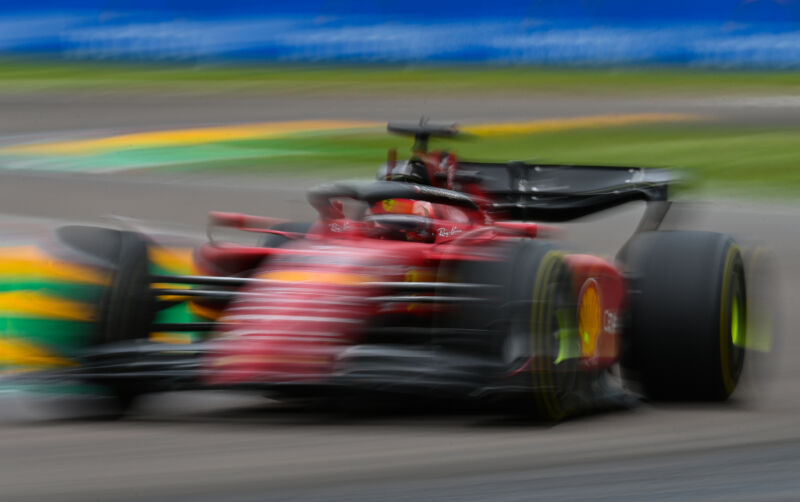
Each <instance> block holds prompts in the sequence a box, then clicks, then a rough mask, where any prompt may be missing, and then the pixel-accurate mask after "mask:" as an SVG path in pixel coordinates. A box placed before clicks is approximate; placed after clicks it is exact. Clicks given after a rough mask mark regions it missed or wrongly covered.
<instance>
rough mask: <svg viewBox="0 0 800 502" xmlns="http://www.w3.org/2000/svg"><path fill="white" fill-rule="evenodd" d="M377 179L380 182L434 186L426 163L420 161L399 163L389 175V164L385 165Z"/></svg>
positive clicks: (413, 160) (379, 171) (412, 160)
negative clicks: (402, 182)
mask: <svg viewBox="0 0 800 502" xmlns="http://www.w3.org/2000/svg"><path fill="white" fill-rule="evenodd" d="M377 178H378V179H379V180H389V181H405V182H406V183H418V184H420V185H431V184H432V183H431V179H430V176H429V175H428V168H427V167H425V162H423V161H421V160H419V159H411V160H402V161H398V162H397V163H396V165H395V166H394V168H393V169H392V172H391V174H390V173H389V167H388V164H384V165H382V166H381V167H380V169H379V170H378V176H377Z"/></svg>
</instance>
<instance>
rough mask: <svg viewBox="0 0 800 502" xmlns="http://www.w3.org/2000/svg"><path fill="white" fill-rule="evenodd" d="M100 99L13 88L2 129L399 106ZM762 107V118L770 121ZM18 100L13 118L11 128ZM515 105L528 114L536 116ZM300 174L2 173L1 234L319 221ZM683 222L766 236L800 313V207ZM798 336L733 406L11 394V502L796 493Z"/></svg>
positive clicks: (715, 209)
mask: <svg viewBox="0 0 800 502" xmlns="http://www.w3.org/2000/svg"><path fill="white" fill-rule="evenodd" d="M101 98H102V99H100V98H98V99H99V102H100V103H102V102H103V99H106V100H109V103H107V106H106V105H102V104H98V103H94V102H92V101H91V100H89V98H87V97H85V96H77V97H73V98H72V99H69V97H68V96H62V97H61V98H60V99H61V100H62V101H61V102H62V106H61V107H60V108H58V107H57V108H58V109H56V108H52V107H51V108H49V109H48V107H47V106H45V105H44V104H42V103H48V99H52V96H45V97H43V98H42V99H41V102H40V100H39V99H37V98H36V97H35V96H34V95H24V96H16V99H12V98H10V97H8V96H4V97H2V98H0V116H2V117H3V120H2V121H1V122H2V124H3V125H2V128H1V129H0V131H2V134H3V135H4V136H11V135H15V134H17V133H19V134H30V133H37V134H38V133H47V134H50V133H56V132H58V131H65V130H69V129H70V128H71V127H72V126H71V125H70V117H72V119H73V120H72V124H73V125H74V126H75V127H78V126H80V127H79V128H81V129H85V130H97V129H105V128H110V129H127V128H138V127H145V126H172V125H176V126H177V125H184V124H193V123H225V122H235V121H238V120H242V121H247V120H278V119H286V118H310V117H311V116H326V114H328V115H329V116H334V111H336V110H338V112H339V115H338V116H337V118H341V117H354V118H385V117H387V116H389V115H392V116H393V117H394V115H393V113H392V111H393V110H392V108H393V107H394V106H395V105H396V104H397V102H396V101H395V98H391V99H388V98H387V99H386V100H384V101H380V98H371V99H373V100H377V102H376V103H377V104H376V103H373V104H374V105H375V106H376V109H375V110H373V109H370V110H368V111H363V113H362V112H361V109H358V110H351V109H349V108H348V105H349V104H351V103H356V104H357V103H359V102H360V101H358V100H356V99H352V100H349V98H348V100H343V102H342V103H340V104H339V105H337V104H335V103H333V102H327V101H326V103H327V105H325V106H326V107H327V108H325V107H323V108H324V110H316V108H319V106H320V105H319V103H317V104H316V105H308V103H307V100H304V99H300V98H296V101H291V100H288V101H287V100H285V99H284V100H283V102H281V103H278V102H277V101H276V102H275V103H274V104H275V106H276V107H277V111H274V112H273V111H271V110H269V109H266V110H262V111H263V113H259V114H257V115H258V117H255V116H254V115H256V113H255V112H252V111H251V110H250V107H245V108H248V110H246V111H245V112H241V113H240V112H239V111H237V110H240V108H237V109H232V108H229V107H227V106H223V104H224V103H223V104H221V102H224V101H225V100H226V99H231V100H233V101H237V100H244V99H245V98H236V99H233V98H226V97H219V96H217V97H216V98H215V97H214V96H206V97H205V99H206V100H207V101H208V107H209V109H210V110H216V113H217V115H215V116H214V117H211V115H213V113H210V112H200V111H196V110H194V109H193V107H191V106H189V105H187V104H186V102H187V101H189V102H191V103H194V105H195V106H199V105H197V104H196V103H195V101H194V100H195V99H197V97H190V98H186V100H185V101H181V100H180V99H178V100H177V101H178V102H177V103H176V104H175V105H174V107H173V108H170V104H169V103H170V102H169V101H168V100H165V101H164V102H163V103H162V104H161V106H159V107H154V108H152V109H151V110H150V111H149V113H146V112H145V111H142V110H139V111H138V112H137V109H138V108H137V106H136V104H135V103H133V104H132V103H131V102H129V100H127V99H121V98H119V97H117V98H115V99H112V98H113V97H109V96H105V97H101ZM25 99H28V101H24V100H25ZM137 99H145V100H147V99H150V98H144V97H141V98H137ZM159 99H160V98H159ZM215 99H216V101H215ZM257 99H259V100H262V99H264V100H266V99H268V98H257ZM317 99H318V100H323V99H322V98H317ZM459 99H460V100H461V101H460V102H459V101H458V100H456V99H450V100H447V102H448V103H451V104H450V105H446V104H441V103H439V104H438V105H437V106H439V107H440V110H439V111H440V112H441V113H437V114H436V115H437V116H439V115H447V117H446V118H454V119H462V120H463V119H466V118H469V117H467V115H468V114H469V113H471V114H473V115H474V118H475V119H480V120H488V119H496V118H501V117H498V116H497V115H499V114H500V112H501V111H502V109H503V106H506V105H505V103H506V102H507V100H506V99H505V98H497V99H496V100H495V102H494V103H495V105H496V106H495V107H492V106H491V105H492V100H491V99H483V100H479V99H476V100H475V101H474V102H472V101H470V102H467V101H465V100H464V98H459ZM4 100H5V101H4ZM85 100H89V102H90V103H94V104H93V105H92V106H89V108H90V109H91V111H86V110H85V107H84V106H83V105H86V102H84V101H85ZM151 101H153V100H152V99H151ZM156 101H158V100H156ZM323 101H324V100H323ZM479 101H484V103H482V104H476V103H478V102H479ZM533 101H535V100H533ZM540 101H542V102H544V101H548V102H549V103H548V106H549V107H550V108H548V109H547V110H544V111H542V110H540V111H539V112H535V111H533V110H529V114H528V115H526V116H525V117H524V118H536V117H537V116H555V115H577V114H579V113H578V112H580V114H586V113H585V110H584V111H581V110H579V108H581V106H580V103H578V104H576V103H575V102H574V101H573V100H561V101H558V100H552V99H550V100H544V99H542V100H540ZM619 101H620V102H625V101H624V100H619ZM487 102H488V103H487ZM9 103H12V104H13V105H14V106H11V105H9ZM70 103H72V104H70ZM259 103H260V102H259ZM381 103H383V104H381ZM604 103H605V105H604V106H607V107H608V109H609V110H608V111H614V110H618V109H619V108H620V107H624V106H629V107H630V108H627V109H625V110H622V111H625V112H629V111H631V110H633V109H635V110H638V111H675V108H669V109H668V110H661V109H656V110H654V109H653V108H649V107H646V106H644V105H638V106H634V105H632V104H630V103H629V102H626V103H627V104H626V105H624V106H623V105H617V104H615V103H613V102H604ZM473 104H474V105H475V106H474V107H472V108H467V107H470V106H471V105H473ZM292 105H296V106H295V107H293V106H292ZM456 105H458V106H456ZM15 106H16V108H15ZM306 106H308V108H304V107H306ZM448 106H450V107H451V108H449V109H448ZM598 106H599V105H598ZM747 106H750V105H745V107H744V108H743V107H736V106H734V107H728V105H725V107H722V108H720V111H719V113H718V116H719V117H721V118H722V119H723V120H736V117H738V116H741V117H742V118H743V119H744V117H747V116H752V115H748V113H747ZM337 107H338V108H337ZM531 107H533V105H531ZM190 108H191V109H192V110H193V111H192V112H191V113H195V114H197V115H192V114H191V113H190V111H187V110H189V109H190ZM790 108H791V107H790ZM467 109H468V110H469V111H464V110H467ZM715 109H716V108H715ZM126 110H127V111H129V112H130V114H126V113H125V112H126ZM293 110H294V111H293ZM559 110H560V111H559ZM759 110H761V111H760V112H759V113H763V114H764V117H769V116H770V114H771V112H770V111H769V110H764V109H762V108H759ZM348 111H350V112H352V115H350V114H349V113H347V112H348ZM381 111H382V112H384V113H383V114H381V113H380V112H381ZM406 111H407V112H408V113H410V110H408V109H406ZM6 112H13V113H15V114H16V115H12V116H13V117H16V118H15V119H14V120H16V125H15V124H14V123H13V122H14V120H11V121H10V120H7V119H8V116H9V113H6ZM315 112H318V113H317V115H313V114H314V113H315ZM414 112H415V113H416V110H414ZM137 113H138V115H137ZM204 113H208V115H207V116H206V115H203V114H204ZM516 113H517V116H518V117H521V115H524V114H525V113H526V112H525V110H517V112H516ZM82 114H86V115H85V116H83V115H82ZM459 114H461V115H459ZM756 115H757V114H756ZM777 117H778V118H776V120H781V121H783V120H786V121H794V120H795V119H798V118H800V113H797V114H796V116H795V114H793V113H789V112H787V111H786V109H782V110H781V112H780V113H779V114H778V115H777ZM399 118H407V117H399ZM511 118H514V117H511ZM759 120H760V119H759ZM765 120H766V119H765ZM10 122H12V123H10ZM798 122H800V120H798ZM17 126H18V127H17ZM304 185H305V183H303V182H300V181H297V180H294V181H291V182H287V181H286V180H280V181H275V180H266V181H263V180H262V181H259V182H255V181H254V180H225V182H224V183H220V180H214V179H189V178H184V177H181V178H166V177H153V176H142V175H139V176H137V177H135V178H130V177H124V176H114V177H101V176H89V175H42V174H30V173H22V172H5V173H0V213H4V214H6V215H7V216H6V217H5V218H4V219H3V225H2V229H0V235H1V236H3V238H4V240H5V241H6V242H17V241H23V240H25V239H27V238H28V236H30V235H33V234H35V233H36V232H39V231H42V230H44V229H46V228H48V227H49V226H52V225H53V224H56V223H58V222H60V221H73V220H79V221H103V219H104V216H103V215H108V214H118V215H125V216H129V217H133V218H139V219H145V220H152V221H155V222H158V223H160V224H164V225H168V226H170V227H171V228H174V229H182V230H184V231H186V232H188V233H193V234H197V233H198V232H200V231H201V227H202V223H203V220H204V216H203V212H205V211H207V210H210V209H222V210H242V211H251V212H255V213H258V214H271V215H275V216H288V217H298V215H299V216H300V217H306V216H310V215H311V213H310V211H309V210H308V209H307V207H306V205H305V203H304V201H303V188H304ZM635 209H636V208H634V210H629V211H620V212H616V213H613V214H611V215H609V216H608V217H606V218H593V219H591V220H589V221H584V222H580V223H578V224H575V225H573V226H572V227H571V228H570V229H569V230H570V231H571V232H572V233H571V234H570V237H569V239H570V241H572V242H576V243H578V244H579V245H583V246H585V247H587V248H588V249H590V250H592V251H597V252H603V253H611V252H613V249H614V245H615V243H619V242H621V239H623V238H624V237H625V233H626V231H627V230H629V229H632V225H633V223H634V222H635V218H636V216H637V215H636V210H635ZM676 216H677V217H678V218H677V219H676V220H675V221H673V222H671V223H670V224H671V225H680V226H682V227H691V228H704V229H713V230H717V231H723V232H731V233H734V234H735V235H737V236H740V237H741V238H742V240H744V241H748V242H750V241H761V242H765V243H767V244H768V245H769V246H770V248H771V249H772V250H773V252H774V254H775V257H776V266H777V270H778V271H779V274H778V276H779V277H778V279H779V280H776V281H775V283H774V284H772V287H773V289H774V290H775V291H776V292H777V293H778V294H777V297H778V298H779V300H778V301H777V305H778V307H779V308H780V311H781V321H782V325H783V326H784V327H787V328H791V327H793V326H797V325H798V323H800V310H799V309H797V307H796V300H795V298H796V294H795V291H796V288H795V286H794V285H795V284H797V283H798V281H800V255H798V251H797V250H798V249H800V232H798V228H799V226H798V222H799V221H800V209H798V208H796V207H793V206H791V205H775V204H770V205H768V204H764V203H753V202H747V203H741V202H736V203H734V202H715V203H710V204H691V205H686V206H685V207H683V208H682V209H680V210H679V211H677V212H676ZM785 331H786V335H787V336H783V337H781V338H780V340H778V343H777V344H776V346H777V350H776V351H775V353H774V354H773V355H772V357H771V358H770V359H769V360H768V361H767V364H765V365H762V366H759V367H756V368H755V369H756V371H755V372H754V373H756V375H755V376H754V377H753V374H751V378H750V379H749V380H748V381H747V382H746V384H745V385H744V386H743V388H742V389H740V390H741V392H739V393H738V394H737V397H736V399H734V400H732V401H731V402H728V403H724V404H719V405H663V404H652V403H641V404H638V405H636V406H632V407H630V408H629V409H624V410H613V411H606V412H602V413H596V414H592V415H589V416H585V417H581V418H576V419H573V420H570V421H567V422H565V423H562V424H559V425H556V426H547V425H541V424H531V423H526V422H520V421H518V420H515V419H513V418H511V417H507V416H502V415H494V414H489V413H481V412H475V411H464V410H437V411H435V412H429V411H426V410H421V409H414V408H405V409H402V408H401V409H395V410H390V411H389V412H381V411H372V412H368V413H357V412H349V413H332V412H328V411H324V412H318V411H313V410H304V409H298V408H292V407H287V406H283V405H279V404H277V403H273V402H270V401H267V400H266V399H264V398H261V397H260V396H248V395H241V396H240V395H228V394H219V393H213V392H200V393H186V394H180V393H175V394H165V395H161V396H153V397H152V398H149V399H147V400H146V401H144V402H143V403H141V405H140V406H139V407H138V408H137V410H135V413H134V414H133V415H132V416H131V417H130V418H129V419H127V420H125V421H122V422H114V423H95V422H85V421H81V420H72V419H66V418H67V417H63V416H62V417H61V418H62V419H60V420H53V419H41V418H37V416H36V415H35V414H34V413H33V412H32V411H31V408H30V407H29V404H30V403H27V402H25V401H24V400H20V399H18V398H17V397H16V396H13V395H12V396H4V397H3V398H2V399H0V419H1V421H0V500H2V501H45V500H46V501H53V500H58V501H94V500H97V501H110V500H115V501H116V500H119V501H128V500H130V501H134V500H136V501H160V500H163V501H180V502H184V501H187V502H188V501H201V502H206V501H208V502H218V501H260V500H267V501H272V500H312V501H317V500H319V501H322V500H341V501H351V500H388V501H395V500H430V499H435V500H459V501H473V500H475V501H477V500H503V501H512V500H520V501H523V500H564V501H568V500H609V501H610V500H624V501H627V500H631V501H633V500H728V501H730V500H734V501H736V500H754V501H755V500H758V501H762V500H797V499H798V498H800V476H798V473H799V472H800V420H799V418H800V386H798V385H797V382H798V379H799V378H800V367H798V365H797V363H796V361H797V360H798V356H800V342H798V341H797V339H796V337H794V336H791V335H792V333H791V330H790V329H786V330H785Z"/></svg>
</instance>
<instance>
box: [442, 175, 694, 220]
mask: <svg viewBox="0 0 800 502" xmlns="http://www.w3.org/2000/svg"><path fill="white" fill-rule="evenodd" d="M679 180H680V178H679V177H678V176H677V175H676V174H675V173H674V172H672V171H669V170H666V169H651V168H643V167H612V166H580V165H576V166H573V165H560V164H526V163H522V162H510V163H507V164H500V163H482V162H461V163H460V164H459V169H458V172H457V175H456V181H461V182H462V183H464V182H466V183H469V182H473V183H477V184H478V186H479V187H480V189H481V191H483V192H484V193H485V195H486V196H488V198H489V199H490V200H491V204H490V206H489V208H488V209H489V210H491V211H492V212H496V213H498V214H500V215H502V218H503V219H509V220H522V221H527V220H534V221H541V222H563V221H569V220H574V219H576V218H580V217H583V216H587V215H590V214H593V213H596V212H599V211H603V210H605V209H610V208H613V207H616V206H619V205H622V204H625V203H628V202H633V201H644V202H646V203H647V204H648V210H647V211H646V214H645V219H644V220H643V221H642V225H646V226H652V225H655V227H657V226H658V225H659V224H660V222H661V219H663V217H664V215H665V214H666V211H667V209H668V208H669V187H670V186H671V185H672V184H674V183H675V182H677V181H679ZM645 220H648V221H645ZM640 229H641V230H645V229H646V228H641V225H640Z"/></svg>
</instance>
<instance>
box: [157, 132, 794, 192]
mask: <svg viewBox="0 0 800 502" xmlns="http://www.w3.org/2000/svg"><path fill="white" fill-rule="evenodd" d="M409 145H410V142H409V141H407V140H406V139H405V138H398V137H391V136H387V135H385V134H383V133H377V132H376V133H374V134H362V135H353V134H341V133H338V134H333V135H322V136H309V137H298V138H291V139H280V140H250V141H236V142H229V143H225V144H224V147H225V148H227V149H237V148H240V149H242V150H243V151H244V152H247V155H249V156H250V158H242V159H238V160H234V161H227V162H224V163H219V162H203V163H184V164H180V165H175V166H171V167H164V168H162V169H165V170H225V171H226V172H230V173H231V174H233V173H250V174H253V173H284V174H310V175H323V176H326V177H339V176H372V175H374V173H375V171H376V170H377V167H378V165H379V164H380V163H381V162H383V161H384V159H385V156H386V150H387V149H388V148H391V147H396V148H398V151H399V154H400V157H401V158H402V157H404V156H405V154H406V153H407V152H408V146H409ZM432 146H433V147H436V148H441V147H445V148H451V149H453V151H456V152H457V153H458V154H459V155H460V157H461V158H465V159H470V160H490V161H491V160H493V161H506V160H536V161H542V162H566V163H589V164H605V165H615V164H616V165H641V166H652V167H672V168H678V169H682V170H685V171H686V172H687V173H688V174H689V175H690V177H691V178H692V179H693V180H694V183H695V184H696V185H700V186H704V187H706V188H707V187H710V188H713V189H717V190H731V189H733V190H738V189H744V190H750V189H757V190H762V191H764V190H768V191H769V193H779V194H783V195H791V194H796V193H800V129H796V128H769V129H765V128H756V127H733V126H722V125H714V124H691V125H687V124H669V125H664V124H654V125H645V126H635V127H634V126H626V127H611V128H589V129H581V130H573V131H560V132H549V133H537V134H526V135H509V136H504V137H487V138H480V139H472V140H462V141H448V142H438V143H434V144H432ZM259 149H262V150H263V151H264V152H265V155H264V156H258V155H257V151H258V150H259ZM281 150H285V151H287V152H292V153H291V154H287V155H281V154H280V153H279V152H280V151H281ZM254 152H256V153H255V154H254ZM276 152H278V153H277V154H276ZM298 152H300V153H298Z"/></svg>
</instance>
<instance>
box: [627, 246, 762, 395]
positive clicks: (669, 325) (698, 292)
mask: <svg viewBox="0 0 800 502" xmlns="http://www.w3.org/2000/svg"><path fill="white" fill-rule="evenodd" d="M625 266H626V269H627V273H628V275H629V282H630V286H629V287H630V318H629V324H628V329H627V331H628V332H627V337H626V340H627V341H626V346H625V349H624V350H625V353H624V357H623V368H624V370H625V372H626V375H629V376H632V377H633V378H635V379H636V380H638V382H639V383H640V384H641V387H642V390H643V392H644V394H645V395H646V396H647V397H649V398H651V399H656V400H705V401H719V400H724V399H727V398H728V397H729V396H730V395H731V394H732V393H733V392H734V390H735V389H736V386H737V384H738V382H739V378H740V376H741V374H742V369H743V367H744V360H745V349H744V347H745V346H746V345H745V341H746V336H747V333H746V330H747V293H746V283H745V272H744V265H743V261H742V255H741V252H740V251H739V248H738V247H737V246H736V244H735V243H734V242H733V240H732V239H731V238H730V237H728V236H726V235H722V234H717V233H711V232H684V231H681V232H677V231H676V232H649V233H643V234H640V235H638V236H636V237H634V238H633V239H632V240H631V241H630V243H629V245H628V249H627V263H625Z"/></svg>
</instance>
